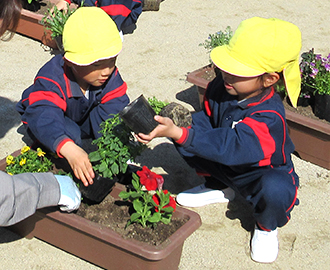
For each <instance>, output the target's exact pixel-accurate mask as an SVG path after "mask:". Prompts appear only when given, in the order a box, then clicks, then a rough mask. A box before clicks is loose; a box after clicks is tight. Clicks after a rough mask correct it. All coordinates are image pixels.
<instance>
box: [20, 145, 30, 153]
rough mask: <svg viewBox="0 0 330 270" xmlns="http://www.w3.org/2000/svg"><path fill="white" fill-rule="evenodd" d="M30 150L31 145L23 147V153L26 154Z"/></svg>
mask: <svg viewBox="0 0 330 270" xmlns="http://www.w3.org/2000/svg"><path fill="white" fill-rule="evenodd" d="M29 150H30V147H29V146H24V147H23V148H22V149H21V154H24V153H26V152H28V151H29Z"/></svg>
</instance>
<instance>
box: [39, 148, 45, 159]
mask: <svg viewBox="0 0 330 270" xmlns="http://www.w3.org/2000/svg"><path fill="white" fill-rule="evenodd" d="M45 154H46V153H45V152H43V151H42V150H41V148H37V155H38V157H43V156H44V155H45Z"/></svg>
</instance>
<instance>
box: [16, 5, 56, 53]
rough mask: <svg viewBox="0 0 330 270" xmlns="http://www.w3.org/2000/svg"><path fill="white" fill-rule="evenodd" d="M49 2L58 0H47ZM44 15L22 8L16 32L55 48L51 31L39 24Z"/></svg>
mask: <svg viewBox="0 0 330 270" xmlns="http://www.w3.org/2000/svg"><path fill="white" fill-rule="evenodd" d="M49 1H50V2H51V3H54V4H55V3H57V2H58V0H49ZM43 17H44V15H43V14H38V13H35V12H31V11H29V10H26V9H22V11H21V18H20V21H19V24H18V27H17V30H16V32H17V33H20V34H22V35H25V36H28V37H31V38H33V39H36V40H39V41H41V42H42V43H43V44H45V45H47V46H49V47H51V48H53V49H57V45H56V42H55V40H53V39H52V38H51V36H50V35H51V31H50V30H46V29H44V26H43V25H42V24H41V20H42V18H43Z"/></svg>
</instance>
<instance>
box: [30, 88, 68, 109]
mask: <svg viewBox="0 0 330 270" xmlns="http://www.w3.org/2000/svg"><path fill="white" fill-rule="evenodd" d="M40 100H47V101H50V102H52V103H54V104H55V105H56V106H58V107H59V108H61V109H62V110H63V111H66V106H67V104H66V102H65V101H64V100H63V99H62V98H60V97H59V96H58V95H57V94H56V93H54V92H49V91H37V92H33V93H31V94H30V96H29V105H32V104H33V103H35V102H38V101H40Z"/></svg>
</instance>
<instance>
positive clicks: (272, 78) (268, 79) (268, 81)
mask: <svg viewBox="0 0 330 270" xmlns="http://www.w3.org/2000/svg"><path fill="white" fill-rule="evenodd" d="M279 79H280V75H279V74H278V73H276V72H272V73H267V74H265V76H264V80H263V84H264V87H265V88H267V87H269V86H272V85H274V84H275V83H277V82H278V80H279Z"/></svg>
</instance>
